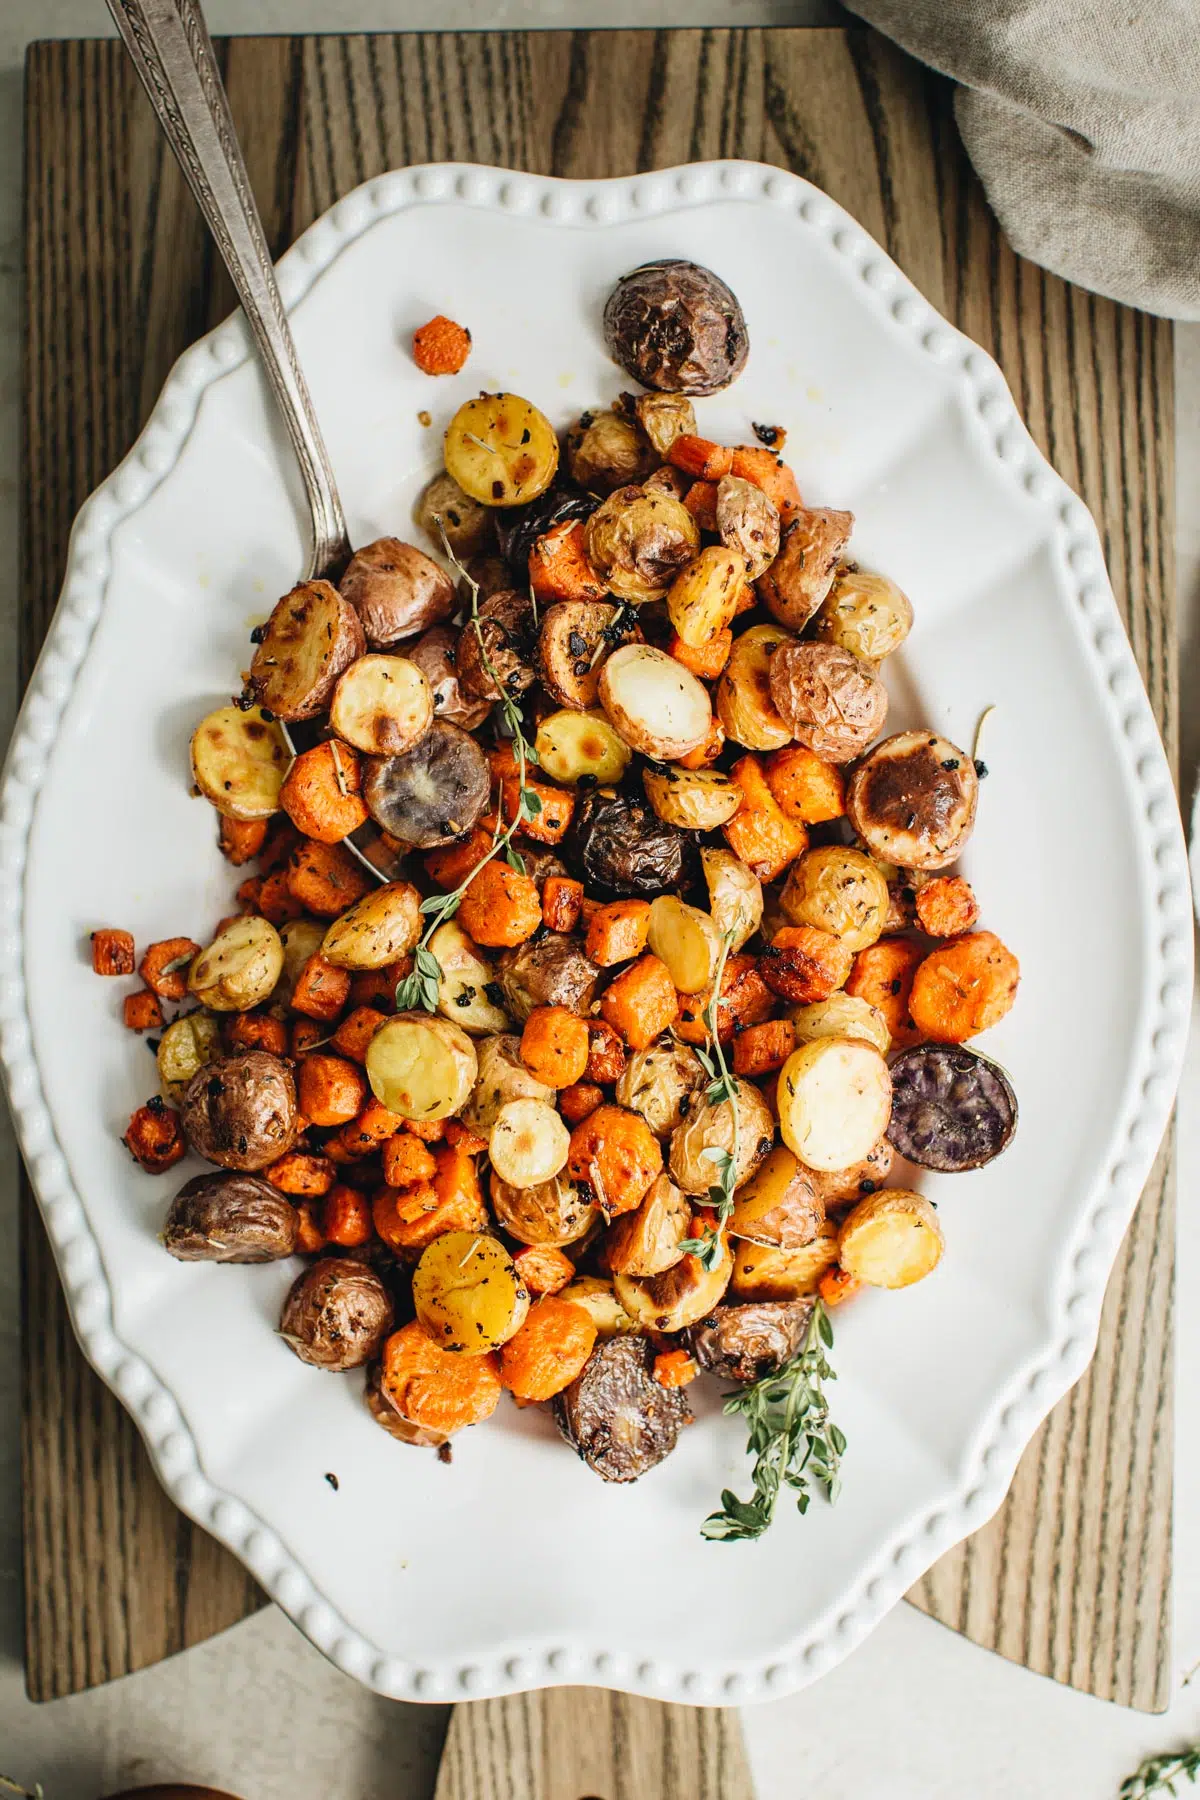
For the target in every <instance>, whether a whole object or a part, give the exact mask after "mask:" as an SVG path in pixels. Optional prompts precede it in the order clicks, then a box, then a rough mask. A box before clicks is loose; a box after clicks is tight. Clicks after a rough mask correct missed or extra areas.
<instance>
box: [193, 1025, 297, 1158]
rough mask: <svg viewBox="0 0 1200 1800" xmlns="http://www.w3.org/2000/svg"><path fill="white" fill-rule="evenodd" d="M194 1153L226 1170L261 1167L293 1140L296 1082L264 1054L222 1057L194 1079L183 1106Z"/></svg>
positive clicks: (284, 1065)
mask: <svg viewBox="0 0 1200 1800" xmlns="http://www.w3.org/2000/svg"><path fill="white" fill-rule="evenodd" d="M181 1115H182V1121H183V1130H184V1135H185V1136H186V1138H187V1140H188V1143H189V1144H190V1145H191V1146H192V1149H193V1150H195V1151H196V1152H197V1154H198V1155H200V1156H203V1157H206V1158H207V1159H208V1161H209V1162H214V1163H220V1164H221V1166H222V1167H223V1168H226V1169H265V1168H266V1166H267V1164H268V1163H273V1162H275V1161H276V1160H277V1159H278V1158H279V1157H281V1156H282V1155H283V1153H284V1151H285V1150H290V1149H291V1147H292V1144H293V1142H294V1141H295V1137H296V1130H297V1123H296V1082H295V1079H294V1077H293V1075H292V1071H291V1068H290V1067H289V1065H288V1064H287V1063H285V1062H284V1061H283V1060H282V1058H281V1057H278V1056H272V1055H271V1054H270V1052H269V1051H267V1050H245V1051H243V1052H242V1053H241V1054H240V1055H238V1056H221V1057H217V1058H216V1059H215V1060H214V1061H213V1062H210V1063H208V1064H207V1065H206V1066H205V1067H204V1068H202V1069H200V1070H199V1071H198V1072H197V1073H196V1074H195V1075H193V1077H192V1079H191V1081H190V1082H189V1083H188V1087H187V1092H186V1093H185V1094H184V1096H183V1105H182V1108H181Z"/></svg>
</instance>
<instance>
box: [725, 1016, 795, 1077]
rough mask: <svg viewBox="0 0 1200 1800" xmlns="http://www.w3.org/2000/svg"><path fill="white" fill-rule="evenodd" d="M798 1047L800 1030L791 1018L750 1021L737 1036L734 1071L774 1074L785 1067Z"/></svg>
mask: <svg viewBox="0 0 1200 1800" xmlns="http://www.w3.org/2000/svg"><path fill="white" fill-rule="evenodd" d="M795 1048H796V1033H795V1030H794V1029H793V1027H792V1022H791V1020H790V1019H767V1020H766V1021H765V1022H764V1023H763V1024H762V1025H748V1026H747V1027H746V1029H745V1031H743V1032H740V1033H739V1034H738V1036H737V1037H735V1038H734V1040H733V1072H734V1074H735V1075H745V1076H746V1077H748V1078H751V1079H752V1078H753V1077H754V1076H757V1075H770V1074H771V1073H772V1072H773V1071H774V1070H775V1069H782V1067H783V1065H784V1063H785V1062H786V1061H787V1059H788V1057H789V1056H790V1055H791V1054H792V1051H793V1050H794V1049H795Z"/></svg>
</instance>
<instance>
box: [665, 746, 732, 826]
mask: <svg viewBox="0 0 1200 1800" xmlns="http://www.w3.org/2000/svg"><path fill="white" fill-rule="evenodd" d="M642 784H643V786H644V787H645V789H646V798H647V800H649V802H650V804H651V806H652V807H653V808H654V810H655V812H656V813H657V814H658V816H659V818H660V819H663V820H664V821H665V822H666V823H667V824H668V825H678V826H680V827H681V829H682V830H684V831H716V830H717V829H718V827H719V826H721V825H724V824H725V822H726V820H727V819H732V817H733V815H734V813H735V812H736V811H737V809H738V807H739V806H740V805H741V804H742V790H741V788H739V787H735V785H734V783H733V782H732V781H730V779H729V777H728V775H722V774H721V772H720V770H719V769H681V768H679V767H677V766H676V764H675V763H666V764H665V765H664V766H663V767H662V768H661V769H647V770H646V771H645V773H644V774H643V776H642Z"/></svg>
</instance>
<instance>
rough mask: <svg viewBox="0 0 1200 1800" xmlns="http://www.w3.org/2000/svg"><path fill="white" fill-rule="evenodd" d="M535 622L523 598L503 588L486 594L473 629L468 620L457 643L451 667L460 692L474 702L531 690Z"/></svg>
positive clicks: (530, 603)
mask: <svg viewBox="0 0 1200 1800" xmlns="http://www.w3.org/2000/svg"><path fill="white" fill-rule="evenodd" d="M536 634H537V617H536V614H535V612H534V606H533V601H532V600H531V599H530V597H529V595H528V594H527V593H520V594H519V593H517V591H516V590H515V589H514V588H506V589H504V590H503V591H502V592H500V593H498V594H489V595H488V597H487V599H486V600H485V601H484V602H483V604H482V605H481V606H480V608H479V619H478V623H477V624H476V623H475V622H474V621H472V620H470V619H468V621H467V623H466V624H465V625H464V626H463V628H462V631H461V633H460V634H459V639H458V649H457V650H456V652H455V667H456V668H457V670H458V679H459V681H460V682H461V683H462V687H463V691H464V692H465V693H467V694H469V695H471V696H473V697H474V698H475V699H477V700H498V699H499V698H500V689H501V688H503V689H504V692H505V693H506V694H508V695H510V696H512V697H514V698H515V696H517V695H518V694H523V693H524V692H525V690H526V688H529V687H532V685H533V681H534V645H535V642H536Z"/></svg>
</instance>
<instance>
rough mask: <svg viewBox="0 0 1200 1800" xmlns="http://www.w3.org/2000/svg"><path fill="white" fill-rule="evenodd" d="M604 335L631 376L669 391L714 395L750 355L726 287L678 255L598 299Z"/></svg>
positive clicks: (627, 278) (625, 278)
mask: <svg viewBox="0 0 1200 1800" xmlns="http://www.w3.org/2000/svg"><path fill="white" fill-rule="evenodd" d="M604 337H605V342H606V343H607V344H608V348H609V353H610V354H611V356H612V357H613V359H614V361H616V362H618V363H620V365H621V367H622V368H623V369H624V370H625V371H626V373H627V374H629V375H632V376H633V379H634V380H635V381H638V382H640V383H641V385H642V386H643V387H648V388H657V389H660V390H662V391H664V392H667V393H673V394H715V393H717V392H718V391H719V390H720V389H721V388H725V387H728V386H729V384H730V382H731V381H733V380H734V378H735V377H736V376H738V375H740V374H741V372H742V370H743V369H744V368H745V366H746V358H747V356H748V355H749V354H750V335H749V333H748V332H747V330H746V320H745V318H744V316H743V314H742V309H741V307H740V306H739V305H738V302H737V299H736V297H735V296H734V294H733V292H732V291H731V289H729V288H728V287H727V286H726V285H725V283H724V282H723V281H722V280H721V277H720V276H719V275H714V274H713V272H712V270H711V269H705V268H702V267H701V265H700V264H699V263H693V262H684V261H681V260H679V259H678V258H664V259H663V260H661V261H659V262H651V263H645V264H643V266H642V267H641V268H639V269H634V270H632V271H631V273H630V274H628V275H623V276H622V277H621V279H620V281H618V283H617V285H616V287H615V288H614V289H613V291H612V293H611V294H610V295H609V297H608V301H607V303H606V304H605V308H604Z"/></svg>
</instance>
